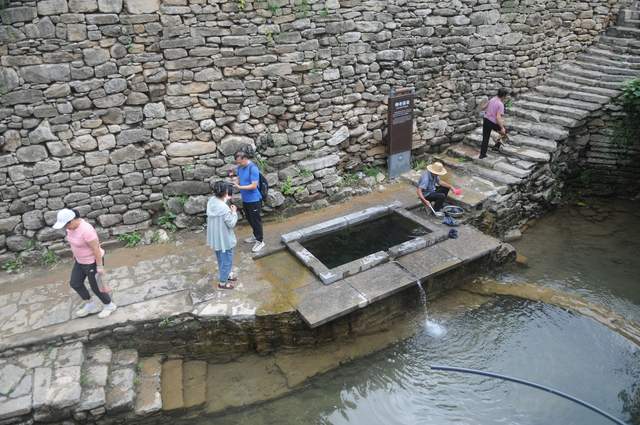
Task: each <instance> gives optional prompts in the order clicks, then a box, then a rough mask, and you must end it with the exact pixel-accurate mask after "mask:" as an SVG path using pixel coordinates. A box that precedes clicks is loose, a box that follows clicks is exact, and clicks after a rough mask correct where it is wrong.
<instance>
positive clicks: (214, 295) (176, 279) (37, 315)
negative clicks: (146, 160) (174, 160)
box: [0, 183, 416, 352]
mask: <svg viewBox="0 0 640 425" xmlns="http://www.w3.org/2000/svg"><path fill="white" fill-rule="evenodd" d="M396 200H397V201H400V202H402V203H403V204H404V205H412V204H415V201H416V199H415V189H413V188H412V187H411V186H409V185H407V184H405V183H396V184H391V185H387V186H385V187H384V190H383V191H377V192H374V193H371V194H369V195H365V196H362V197H357V198H352V199H349V200H347V201H346V202H344V203H342V204H338V205H333V206H330V207H327V208H324V209H322V210H318V211H310V212H307V213H303V214H300V215H297V216H294V217H291V218H287V219H282V220H279V221H273V222H271V223H267V224H266V225H265V234H266V239H265V240H266V242H267V247H268V251H267V252H265V254H268V253H269V252H273V251H276V250H279V249H282V245H281V244H280V235H281V234H283V233H286V232H289V231H291V230H294V229H296V228H300V227H304V226H308V225H311V224H315V223H317V222H320V221H323V220H326V219H328V218H331V217H334V216H336V215H340V214H345V213H349V212H353V211H357V210H360V209H363V208H367V207H369V206H372V205H377V204H381V203H390V202H393V201H396ZM248 234H249V229H248V228H247V227H246V226H245V227H240V228H239V230H238V239H239V240H241V239H242V238H244V237H247V236H248ZM249 248H250V246H248V245H245V244H244V243H242V242H240V244H239V247H238V250H237V253H236V259H235V266H236V267H237V270H238V272H239V275H240V281H239V282H238V285H237V287H236V289H235V290H232V291H222V290H218V289H217V288H215V287H214V286H213V285H212V283H211V281H210V279H209V278H208V275H209V274H211V273H212V274H213V276H215V273H216V266H215V259H214V256H213V255H212V253H211V251H210V250H209V249H208V248H207V247H206V245H205V243H204V234H203V233H202V232H200V233H179V234H176V240H175V241H173V242H170V243H167V244H156V245H149V246H141V247H136V248H118V249H113V250H108V252H107V257H106V262H107V272H108V278H107V279H108V282H109V283H110V284H111V286H112V287H113V289H114V292H113V294H114V295H113V297H114V301H115V302H116V303H117V304H118V305H119V306H120V308H119V309H118V310H117V311H116V312H115V313H114V314H112V315H111V316H110V317H109V318H107V319H98V318H97V317H96V316H91V317H86V318H82V319H78V318H75V317H74V316H73V312H74V311H75V310H76V309H77V308H78V306H79V304H80V300H79V297H78V296H77V295H76V294H75V292H73V290H71V289H70V288H69V285H68V278H69V272H70V267H71V265H70V262H69V261H64V262H62V263H60V264H58V265H56V266H55V267H54V268H53V269H31V270H28V271H25V272H22V273H20V274H15V275H7V274H4V273H3V274H2V275H1V277H0V352H1V351H2V350H4V349H7V348H11V347H18V346H22V345H30V344H36V343H38V341H44V340H48V339H50V338H56V337H60V336H64V335H69V334H74V333H78V332H82V331H94V330H97V329H101V328H108V327H110V328H113V327H115V326H119V325H125V324H127V323H129V322H143V321H147V320H156V319H158V318H164V317H168V316H172V315H176V314H181V313H188V312H193V313H194V314H196V315H202V316H212V315H218V316H221V315H228V316H238V317H246V316H252V315H256V314H259V315H264V314H276V313H280V312H284V311H292V310H294V306H293V305H294V304H295V296H296V295H295V292H294V290H295V289H296V288H297V287H301V286H304V285H306V284H308V283H310V282H313V281H316V282H317V280H316V279H315V278H314V277H313V276H312V275H311V273H309V272H307V271H306V269H305V268H304V267H302V266H300V265H299V263H297V262H296V260H295V259H293V258H292V257H291V256H290V255H288V254H286V255H285V254H284V253H280V254H276V255H270V256H266V257H264V258H262V259H258V260H254V259H253V257H252V255H251V253H250V251H249ZM212 282H214V283H215V282H216V279H215V278H214V279H213V281H212Z"/></svg>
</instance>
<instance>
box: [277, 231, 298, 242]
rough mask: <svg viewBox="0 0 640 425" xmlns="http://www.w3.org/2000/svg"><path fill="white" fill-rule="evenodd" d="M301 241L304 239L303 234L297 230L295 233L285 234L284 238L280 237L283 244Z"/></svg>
mask: <svg viewBox="0 0 640 425" xmlns="http://www.w3.org/2000/svg"><path fill="white" fill-rule="evenodd" d="M299 239H302V233H301V232H299V231H297V230H296V231H294V232H289V233H285V234H283V235H282V236H280V240H281V241H282V242H283V243H289V242H294V241H297V240H299Z"/></svg>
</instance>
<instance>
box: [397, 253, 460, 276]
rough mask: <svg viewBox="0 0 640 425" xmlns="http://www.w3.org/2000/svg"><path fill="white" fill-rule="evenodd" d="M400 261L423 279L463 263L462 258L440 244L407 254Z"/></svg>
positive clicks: (413, 273)
mask: <svg viewBox="0 0 640 425" xmlns="http://www.w3.org/2000/svg"><path fill="white" fill-rule="evenodd" d="M398 263H399V264H400V265H401V266H402V267H404V268H405V269H406V270H408V271H409V272H410V273H411V274H412V275H413V276H415V277H416V278H417V279H421V280H422V279H425V278H427V277H431V276H435V275H437V274H440V273H444V272H446V271H448V270H451V269H452V268H454V267H456V266H459V265H460V264H462V260H460V259H459V258H458V257H456V256H455V255H453V254H451V253H450V252H449V251H447V250H445V249H443V248H442V247H441V246H440V244H439V245H435V246H431V247H429V248H427V249H423V250H421V251H417V252H414V253H412V254H409V255H405V256H404V257H402V258H400V259H398Z"/></svg>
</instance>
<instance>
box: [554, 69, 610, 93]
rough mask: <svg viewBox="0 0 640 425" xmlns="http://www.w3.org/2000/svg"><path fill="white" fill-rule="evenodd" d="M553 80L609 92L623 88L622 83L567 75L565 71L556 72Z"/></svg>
mask: <svg viewBox="0 0 640 425" xmlns="http://www.w3.org/2000/svg"><path fill="white" fill-rule="evenodd" d="M553 78H555V79H559V80H564V81H568V82H571V83H576V84H580V85H582V86H589V89H590V90H591V89H593V88H603V89H607V90H619V89H620V87H621V86H622V82H621V81H602V80H594V79H592V78H587V77H581V76H579V75H576V74H571V73H567V72H564V71H555V72H554V73H553Z"/></svg>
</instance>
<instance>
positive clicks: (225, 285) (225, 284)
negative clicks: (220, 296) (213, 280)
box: [218, 282, 234, 289]
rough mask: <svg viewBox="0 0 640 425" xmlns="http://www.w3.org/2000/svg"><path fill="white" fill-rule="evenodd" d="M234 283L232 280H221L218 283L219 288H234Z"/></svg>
mask: <svg viewBox="0 0 640 425" xmlns="http://www.w3.org/2000/svg"><path fill="white" fill-rule="evenodd" d="M233 288H234V286H233V283H230V282H220V283H218V289H233Z"/></svg>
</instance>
